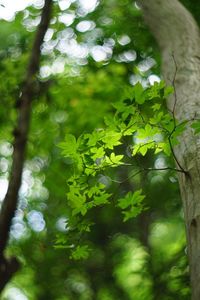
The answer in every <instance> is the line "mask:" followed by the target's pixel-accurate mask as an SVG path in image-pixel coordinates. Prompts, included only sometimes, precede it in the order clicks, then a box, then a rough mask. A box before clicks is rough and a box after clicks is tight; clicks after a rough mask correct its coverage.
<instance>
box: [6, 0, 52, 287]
mask: <svg viewBox="0 0 200 300" xmlns="http://www.w3.org/2000/svg"><path fill="white" fill-rule="evenodd" d="M51 4H52V0H46V1H45V4H44V7H43V9H42V15H41V22H40V24H39V26H38V29H37V32H36V36H35V39H34V43H33V47H32V52H31V55H30V60H29V65H28V68H27V73H26V76H25V80H24V83H23V87H22V92H21V96H20V98H19V99H17V103H18V105H19V112H18V122H17V125H16V128H15V129H14V132H13V133H14V143H13V149H14V150H13V160H12V167H11V172H10V180H9V185H8V190H7V193H6V196H5V199H4V201H3V203H2V207H1V211H0V291H1V290H2V289H3V288H4V286H5V285H6V283H7V282H8V281H9V280H10V279H11V277H12V275H13V274H14V273H15V272H16V271H17V270H18V269H19V266H20V264H19V262H18V260H17V258H12V259H7V258H6V257H5V254H4V252H5V249H6V246H7V244H8V239H9V233H10V227H11V223H12V218H13V217H14V214H15V211H16V209H17V202H18V193H19V189H20V185H21V180H22V171H23V165H24V160H25V150H26V144H27V138H28V129H29V124H30V115H31V103H32V100H33V98H34V96H35V82H36V75H37V72H38V70H39V62H40V53H41V45H42V43H43V39H44V36H45V33H46V31H47V29H48V25H49V22H50V13H51Z"/></svg>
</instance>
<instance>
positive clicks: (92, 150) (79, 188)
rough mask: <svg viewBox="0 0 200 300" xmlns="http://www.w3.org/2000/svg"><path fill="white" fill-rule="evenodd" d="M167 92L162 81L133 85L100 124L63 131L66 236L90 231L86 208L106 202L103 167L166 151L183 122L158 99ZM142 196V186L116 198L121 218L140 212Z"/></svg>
mask: <svg viewBox="0 0 200 300" xmlns="http://www.w3.org/2000/svg"><path fill="white" fill-rule="evenodd" d="M171 93H173V88H172V87H165V84H164V82H162V81H161V82H160V83H155V84H154V85H153V86H150V87H148V88H146V89H144V88H143V87H142V85H141V84H140V83H138V84H136V85H135V86H134V87H133V88H130V89H128V90H126V92H125V97H124V98H125V100H122V101H119V102H117V103H115V105H113V106H114V109H115V113H114V115H113V117H110V118H105V127H104V128H98V129H96V130H94V131H93V132H92V133H84V134H82V135H81V136H80V137H78V138H77V139H76V137H75V136H73V135H71V134H67V135H66V137H65V141H64V142H63V143H61V144H60V147H61V148H62V151H63V155H64V156H65V157H66V159H67V161H68V166H69V167H70V168H71V176H70V178H68V191H67V200H68V206H69V224H68V226H69V227H68V229H69V230H68V237H70V231H72V232H73V230H74V229H75V228H76V229H78V230H79V232H84V231H89V230H90V226H91V224H92V223H88V222H87V221H86V220H87V215H88V214H89V212H90V211H91V210H92V209H93V208H95V207H98V206H102V205H106V204H109V203H110V200H111V199H112V197H113V195H112V193H110V191H108V188H107V183H106V180H105V178H104V180H103V179H102V178H103V176H104V175H105V174H106V172H107V170H108V169H111V168H120V167H121V166H126V165H129V166H130V165H131V161H133V159H134V157H135V156H136V155H138V154H139V155H142V156H144V155H145V154H146V153H147V151H153V152H154V153H156V154H157V153H159V152H163V153H165V154H166V155H170V154H171V151H172V147H173V146H174V145H175V144H176V143H177V136H178V135H179V134H180V133H181V132H182V131H183V130H184V126H185V125H184V124H178V125H177V124H176V121H175V120H174V117H173V114H170V113H169V112H168V111H167V110H166V109H165V104H164V103H163V102H164V101H165V100H166V98H167V97H168V95H169V94H171ZM94 113H95V112H94ZM127 138H129V141H131V142H130V143H129V149H128V150H127V149H126V151H124V148H123V147H122V145H123V144H124V141H125V140H126V139H127ZM111 180H112V179H111ZM144 198H145V196H144V195H142V190H138V191H129V192H128V193H127V194H126V195H125V196H124V197H123V198H120V199H119V200H118V201H116V202H115V203H116V205H117V206H118V207H120V208H121V209H122V213H123V215H124V221H127V220H129V219H130V218H132V217H135V216H136V215H137V214H139V213H140V212H141V211H142V210H143V207H144V204H143V199H144ZM83 247H84V246H83ZM78 251H79V252H80V246H79V248H78ZM74 253H75V254H74V256H77V255H76V252H74ZM84 253H85V248H84ZM80 257H82V255H80Z"/></svg>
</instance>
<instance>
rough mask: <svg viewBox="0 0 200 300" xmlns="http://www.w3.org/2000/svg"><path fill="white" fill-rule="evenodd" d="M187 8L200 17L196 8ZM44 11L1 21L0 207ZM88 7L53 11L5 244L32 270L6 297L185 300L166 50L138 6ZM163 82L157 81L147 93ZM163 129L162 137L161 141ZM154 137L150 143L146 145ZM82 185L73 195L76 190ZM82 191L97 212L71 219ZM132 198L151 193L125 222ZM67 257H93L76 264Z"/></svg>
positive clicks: (61, 6) (74, 4) (62, 4)
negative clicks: (163, 61) (163, 76)
mask: <svg viewBox="0 0 200 300" xmlns="http://www.w3.org/2000/svg"><path fill="white" fill-rule="evenodd" d="M182 2H183V3H184V4H185V5H186V6H187V7H188V8H189V9H190V10H191V12H192V13H193V14H194V16H195V17H198V11H199V7H198V5H197V4H195V3H193V2H192V1H182ZM38 3H39V2H37V4H35V5H34V6H30V7H27V8H24V10H22V11H20V12H18V13H16V15H15V17H13V19H12V18H11V19H9V20H3V19H2V20H1V21H0V22H1V30H0V38H1V40H2V41H4V42H3V43H1V45H0V57H1V60H0V77H1V82H2V84H1V86H0V99H1V109H0V125H1V128H0V185H1V192H0V200H2V199H3V196H4V193H5V190H6V186H7V180H8V172H9V170H10V165H11V154H12V146H11V143H12V139H13V137H12V131H13V127H14V124H15V121H16V114H17V108H16V107H17V103H16V100H15V99H16V98H17V95H19V93H20V88H21V85H22V82H23V78H24V76H25V68H26V64H27V60H28V54H29V52H30V48H31V42H32V39H33V36H34V31H35V29H36V27H37V24H38V16H39V14H40V10H39V8H40V7H41V5H40V4H38ZM91 3H93V5H92V4H91V6H89V5H88V6H87V4H84V1H55V3H54V12H53V18H52V21H51V26H50V29H49V30H48V33H47V34H46V37H45V43H44V45H43V48H42V62H41V68H40V74H39V79H40V84H39V86H38V92H37V93H36V96H35V100H34V102H33V107H32V121H31V128H30V134H29V141H28V152H27V160H26V163H25V169H24V173H23V184H22V187H21V190H20V201H19V206H18V210H17V212H16V216H15V218H14V220H13V225H12V230H11V237H10V243H9V248H8V254H13V253H14V254H15V255H16V254H17V255H18V257H19V259H20V261H21V262H22V265H23V268H22V269H21V270H20V271H19V272H18V273H17V274H16V276H15V277H14V278H13V280H12V282H11V283H10V284H9V285H8V286H7V288H6V290H5V292H4V294H3V296H2V299H5V300H8V299H11V300H12V299H22V300H24V299H30V300H31V299H39V300H42V299H49V300H51V299H52V300H53V299H54V300H55V299H56V300H71V299H78V300H79V299H80V300H91V299H95V300H112V299H124V300H126V299H127V300H132V299H134V300H137V299H138V300H142V299H149V300H150V299H163V300H169V299H174V298H175V297H176V299H181V300H182V299H188V298H189V295H190V291H189V288H188V280H189V279H188V266H187V259H186V249H185V234H184V226H183V215H182V214H183V213H182V210H181V203H180V196H179V191H178V185H177V173H176V172H175V171H174V170H173V169H174V168H175V167H174V164H173V155H170V153H171V151H170V145H169V139H168V138H169V134H170V132H171V131H172V130H173V129H174V123H173V121H174V120H173V117H169V114H168V112H166V111H165V110H163V109H162V110H161V107H160V101H165V100H164V99H165V98H166V97H167V94H168V93H169V92H170V90H169V89H166V88H164V86H163V83H162V81H161V82H160V57H159V53H158V50H157V47H156V45H155V42H154V40H153V39H152V37H151V35H150V33H149V32H148V30H147V29H146V27H145V25H144V23H143V21H142V17H141V13H140V10H139V9H138V7H137V5H136V4H135V3H133V2H132V1H129V0H126V1H125V0H118V1H117V0H110V1H103V0H102V1H100V3H97V2H95V1H91ZM5 7H6V5H5ZM84 22H85V23H84ZM154 81H158V82H160V83H159V84H157V85H155V86H153V87H149V86H150V85H151V84H152V83H153V82H154ZM137 82H140V84H138V83H137ZM133 86H134V88H133ZM146 87H148V89H147V90H144V88H146ZM147 94H148V97H147ZM149 95H151V96H149ZM150 98H151V99H150ZM127 99H129V101H128V100H127ZM123 101H124V102H123ZM116 110H117V113H116ZM140 110H142V112H143V113H142V115H143V117H142V118H144V119H142V118H141V113H140ZM138 111H139V112H138ZM116 120H117V122H116ZM119 124H120V126H121V127H120V128H116V127H117V126H118V125H119ZM158 125H159V126H158ZM155 126H156V128H155ZM160 126H161V129H160V128H159V127H160ZM163 128H165V129H163ZM96 129H98V130H96ZM129 129H131V130H129ZM166 129H167V130H168V134H166V132H167V131H166ZM159 130H160V131H159ZM133 131H135V136H134V138H133V136H132V132H133ZM92 132H93V133H92ZM158 133H159V134H160V136H162V139H160V140H159V138H158V139H157V141H156V142H154V138H155V135H156V134H158ZM80 136H81V137H80ZM65 138H66V142H65ZM147 138H150V139H151V141H148V142H152V140H153V142H152V143H149V144H148V143H147V141H146V139H147ZM160 138H161V137H160ZM170 138H172V139H173V137H172V136H170ZM163 139H166V140H167V143H168V147H167V148H166V149H163V146H164V145H166V144H162V143H163ZM77 140H78V141H80V143H79V145H78V146H76V145H75V141H77ZM94 140H95V142H94ZM138 140H140V141H138ZM172 142H175V141H174V140H173V141H172ZM141 143H142V144H143V146H142V147H141ZM158 143H160V144H159V146H158ZM73 145H74V146H73ZM61 148H63V150H61ZM160 148H161V149H160ZM77 149H78V150H77ZM75 150H76V151H79V153H78V155H77V152H76V151H75ZM155 150H156V155H155V154H154V152H155ZM158 150H159V151H158ZM160 150H162V151H161V152H160ZM62 151H63V152H62ZM146 152H147V153H146ZM63 153H64V154H63ZM80 153H81V155H80ZM132 154H134V156H132ZM144 154H146V155H145V156H144ZM166 154H167V155H166ZM122 155H123V157H122ZM102 157H103V159H102ZM106 157H107V158H106ZM72 159H75V160H77V164H76V168H77V169H76V173H75V175H76V177H75V179H76V178H77V179H78V185H79V187H80V184H82V185H83V189H82V190H80V188H77V186H76V184H77V181H73V180H74V178H73V180H72V176H74V164H72V162H73V161H72ZM91 159H92V161H91ZM122 161H123V163H122V164H121V162H122ZM94 163H95V164H96V165H95V167H94ZM113 164H114V166H115V165H118V167H117V168H115V167H114V168H113ZM81 165H82V167H81ZM109 165H111V168H107V167H108V166H109ZM88 166H89V167H88ZM169 167H170V168H169ZM90 168H91V169H92V170H91V169H90ZM149 168H151V171H149ZM164 168H168V169H167V170H161V169H164ZM72 169H73V173H72ZM94 169H95V170H94ZM156 169H160V170H156ZM141 170H142V171H141ZM93 171H95V178H96V179H95V181H94V176H91V172H93ZM82 173H84V175H86V177H87V178H86V177H85V178H86V179H87V180H85V179H84V180H85V181H84V180H82V178H83V177H81V176H80V174H82ZM88 176H91V177H92V179H91V178H90V179H89V183H88ZM70 178H71V179H70ZM67 180H71V181H70V184H71V185H70V186H69V185H67ZM80 181H81V182H80ZM86 183H87V184H86ZM73 184H74V185H75V187H76V189H77V190H76V191H74V190H73V191H72V190H70V188H71V189H72V187H73ZM88 184H89V186H90V189H88ZM96 185H98V189H97V190H95V187H96ZM105 187H106V189H105ZM92 188H93V190H92ZM140 189H141V190H142V192H141V194H142V195H143V194H144V195H145V196H146V197H145V198H144V197H142V196H141V194H139V193H138V192H137V191H138V190H140ZM84 191H86V192H87V196H89V197H90V196H92V194H94V195H95V193H96V199H95V200H94V202H95V201H96V203H95V204H94V203H93V205H92V209H91V210H90V209H88V207H87V208H84V210H82V209H83V207H82V206H81V207H78V208H77V207H73V209H74V210H75V212H74V213H73V217H74V218H69V217H70V214H71V208H70V206H69V198H70V199H72V198H71V197H69V193H72V192H73V193H74V194H73V195H75V196H76V197H75V198H76V202H74V203H75V204H76V205H77V203H78V202H77V199H78V201H81V194H80V193H82V195H83V192H84ZM130 192H131V194H130ZM77 193H78V194H77ZM88 193H90V195H88ZM136 193H138V194H136ZM102 195H103V197H101V196H102ZM109 195H112V196H109ZM125 195H126V196H125ZM134 195H138V196H139V197H142V198H140V200H141V205H142V207H145V210H144V211H143V212H142V213H141V214H139V215H138V216H137V218H131V219H130V220H127V222H123V215H122V210H124V212H125V214H124V216H125V219H128V215H127V212H126V209H127V207H128V206H130V205H132V203H133V202H132V201H133V200H134V199H135V198H134ZM77 196H78V198H77ZM124 196H125V198H124ZM143 198H144V199H143ZM108 199H109V201H108ZM120 199H125V200H126V203H124V200H123V201H122V200H121V201H120ZM83 202H84V201H83ZM103 202H106V206H101V204H102V203H103ZM74 203H73V205H74ZM84 203H85V202H84ZM136 206H137V208H138V211H135V210H133V215H134V214H136V213H139V212H140V208H141V207H140V204H138V202H137V205H136ZM79 208H81V210H80V209H79ZM129 212H130V210H129ZM82 215H86V217H87V218H84V219H82ZM80 220H81V222H80ZM82 220H83V221H82ZM70 222H72V223H70ZM73 222H75V223H73ZM84 222H85V223H84ZM88 222H90V223H88ZM93 223H95V225H93V226H91V228H90V231H89V230H88V228H89V227H90V226H89V225H90V224H93ZM75 225H76V226H75ZM73 228H75V230H76V234H74V232H73V230H72V231H71V229H73ZM69 229H70V230H69ZM77 229H78V233H77ZM69 239H70V241H69V243H68V244H67V243H66V241H67V242H68V240H69ZM73 243H75V244H76V251H72V252H71V254H69V251H68V250H69V249H68V248H67V249H66V245H71V244H73ZM87 247H88V248H90V249H92V250H91V251H90V252H88V251H87V249H88V248H87ZM70 255H72V256H73V255H74V256H75V258H76V259H78V258H81V257H85V260H71V259H70V257H69V256H70Z"/></svg>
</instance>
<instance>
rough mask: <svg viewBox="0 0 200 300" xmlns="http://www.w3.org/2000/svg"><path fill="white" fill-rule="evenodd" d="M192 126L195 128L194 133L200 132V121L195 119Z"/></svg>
mask: <svg viewBox="0 0 200 300" xmlns="http://www.w3.org/2000/svg"><path fill="white" fill-rule="evenodd" d="M191 127H192V128H193V129H194V134H198V133H200V121H195V122H194V123H192V125H191Z"/></svg>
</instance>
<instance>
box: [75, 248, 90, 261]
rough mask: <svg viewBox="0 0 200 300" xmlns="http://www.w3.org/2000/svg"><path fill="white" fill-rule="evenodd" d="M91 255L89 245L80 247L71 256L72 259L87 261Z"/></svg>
mask: <svg viewBox="0 0 200 300" xmlns="http://www.w3.org/2000/svg"><path fill="white" fill-rule="evenodd" d="M89 253H90V249H89V247H88V245H82V246H80V245H78V246H77V247H76V248H75V249H74V250H73V251H72V254H71V256H70V258H71V259H74V260H80V259H87V258H88V256H89Z"/></svg>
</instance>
